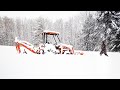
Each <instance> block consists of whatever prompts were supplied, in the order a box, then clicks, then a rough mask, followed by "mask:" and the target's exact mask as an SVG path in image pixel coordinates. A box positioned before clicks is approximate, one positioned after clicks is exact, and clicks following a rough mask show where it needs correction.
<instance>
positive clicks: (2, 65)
mask: <svg viewBox="0 0 120 90" xmlns="http://www.w3.org/2000/svg"><path fill="white" fill-rule="evenodd" d="M0 54H1V59H0V78H1V79H3V78H4V79H6V78H8V79H11V78H12V79H16V78H17V79H21V78H22V79H24V78H25V79H41V78H42V79H51V78H52V79H54V78H58V79H61V78H62V79H67V78H70V79H71V78H72V79H75V78H76V79H81V78H82V79H84V78H85V79H87V78H88V79H91V78H92V79H95V78H120V70H119V68H120V60H119V58H120V53H111V52H109V53H108V55H109V57H106V56H104V55H103V56H100V55H99V52H84V55H53V54H49V55H37V54H32V53H31V54H17V52H16V49H15V47H10V46H0Z"/></svg>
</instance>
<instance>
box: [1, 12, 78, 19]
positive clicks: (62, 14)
mask: <svg viewBox="0 0 120 90" xmlns="http://www.w3.org/2000/svg"><path fill="white" fill-rule="evenodd" d="M79 13H80V11H0V16H8V17H12V18H16V17H20V18H36V17H39V16H41V17H44V18H48V19H51V20H52V21H55V20H56V19H59V18H62V19H64V20H68V18H69V17H73V16H76V15H78V14H79Z"/></svg>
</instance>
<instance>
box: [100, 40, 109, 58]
mask: <svg viewBox="0 0 120 90" xmlns="http://www.w3.org/2000/svg"><path fill="white" fill-rule="evenodd" d="M102 54H105V55H106V56H108V55H107V50H106V44H105V40H104V41H102V45H101V51H100V55H102Z"/></svg>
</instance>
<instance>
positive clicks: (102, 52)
mask: <svg viewBox="0 0 120 90" xmlns="http://www.w3.org/2000/svg"><path fill="white" fill-rule="evenodd" d="M102 54H105V55H106V56H108V55H107V53H106V50H102V51H101V52H100V55H102Z"/></svg>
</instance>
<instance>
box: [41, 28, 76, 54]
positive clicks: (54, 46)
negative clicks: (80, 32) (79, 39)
mask: <svg viewBox="0 0 120 90" xmlns="http://www.w3.org/2000/svg"><path fill="white" fill-rule="evenodd" d="M59 34H60V33H59V32H56V31H48V30H45V31H43V33H42V38H43V44H44V47H45V48H44V51H45V52H47V51H50V52H54V53H57V54H65V52H67V53H69V54H73V53H74V49H73V46H71V45H67V44H62V43H61V41H60V38H59Z"/></svg>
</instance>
